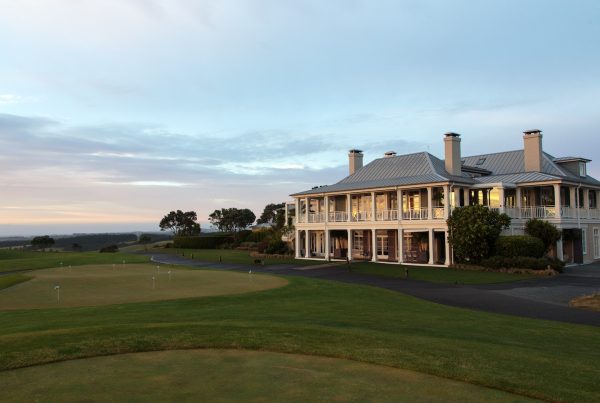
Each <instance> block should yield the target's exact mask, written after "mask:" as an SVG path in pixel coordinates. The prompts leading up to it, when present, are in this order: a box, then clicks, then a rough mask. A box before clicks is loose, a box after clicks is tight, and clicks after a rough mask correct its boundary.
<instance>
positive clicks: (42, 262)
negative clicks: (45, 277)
mask: <svg viewBox="0 0 600 403" xmlns="http://www.w3.org/2000/svg"><path fill="white" fill-rule="evenodd" d="M124 260H125V261H126V262H127V263H144V262H148V261H149V260H150V258H149V257H148V256H142V255H128V254H124V253H99V252H41V251H23V250H9V249H2V250H0V273H2V272H8V271H18V270H34V269H47V268H50V267H60V266H61V265H62V266H63V267H68V266H69V265H70V266H81V265H86V264H113V263H115V264H118V263H121V264H122V263H123V261H124Z"/></svg>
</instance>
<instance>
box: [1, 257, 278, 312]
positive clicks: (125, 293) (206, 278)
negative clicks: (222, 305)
mask: <svg viewBox="0 0 600 403" xmlns="http://www.w3.org/2000/svg"><path fill="white" fill-rule="evenodd" d="M157 268H158V269H157ZM28 274H30V275H32V276H34V279H33V280H32V281H28V282H27V283H24V284H20V285H19V286H15V287H11V288H8V289H5V290H3V291H2V292H0V309H33V308H35V309H39V308H65V307H78V306H95V305H109V304H123V303H128V302H141V301H158V300H165V299H177V298H191V297H204V296H213V295H225V294H236V293H243V292H250V291H260V290H265V289H268V288H273V287H282V286H284V285H286V284H287V281H286V280H284V279H282V278H281V277H274V276H267V275H256V274H253V275H248V274H245V273H235V272H228V271H215V270H189V269H178V268H172V267H162V269H160V266H156V265H149V264H127V265H122V264H120V265H115V266H114V267H113V265H91V266H75V267H73V268H71V269H69V268H67V267H62V268H54V269H46V270H40V271H34V272H30V273H28ZM2 278H3V277H0V280H1V279H2ZM21 281H23V280H21ZM0 284H1V283H0ZM57 285H59V286H60V290H59V291H60V299H59V298H58V293H57V290H56V289H55V286H57Z"/></svg>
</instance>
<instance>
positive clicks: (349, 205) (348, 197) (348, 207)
mask: <svg viewBox="0 0 600 403" xmlns="http://www.w3.org/2000/svg"><path fill="white" fill-rule="evenodd" d="M346 214H347V215H348V217H347V218H346V221H352V218H351V214H352V195H351V194H350V193H348V194H347V195H346Z"/></svg>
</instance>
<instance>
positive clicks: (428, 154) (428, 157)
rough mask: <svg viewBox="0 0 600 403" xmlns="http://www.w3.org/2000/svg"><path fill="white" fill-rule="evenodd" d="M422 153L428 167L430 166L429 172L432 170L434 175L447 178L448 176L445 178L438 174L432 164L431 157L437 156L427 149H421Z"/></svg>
mask: <svg viewBox="0 0 600 403" xmlns="http://www.w3.org/2000/svg"><path fill="white" fill-rule="evenodd" d="M423 155H424V157H425V159H426V160H427V162H428V163H429V168H431V172H433V174H434V175H437V176H438V177H440V178H442V179H443V180H448V178H446V177H445V176H442V175H440V173H439V172H438V171H437V170H436V169H435V166H433V162H432V161H431V157H434V158H437V157H435V156H434V155H432V154H431V153H429V152H427V151H423ZM437 159H438V160H440V159H439V158H437ZM440 161H441V160H440Z"/></svg>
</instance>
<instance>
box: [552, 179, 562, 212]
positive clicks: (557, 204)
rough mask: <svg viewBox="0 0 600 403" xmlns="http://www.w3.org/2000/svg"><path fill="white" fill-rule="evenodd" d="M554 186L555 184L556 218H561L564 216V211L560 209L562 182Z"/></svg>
mask: <svg viewBox="0 0 600 403" xmlns="http://www.w3.org/2000/svg"><path fill="white" fill-rule="evenodd" d="M553 186H554V209H555V210H556V218H560V217H561V216H562V211H560V183H555V184H554V185H553Z"/></svg>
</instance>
